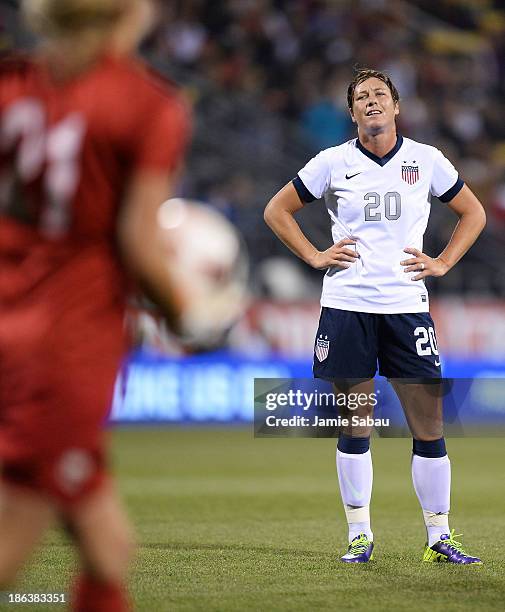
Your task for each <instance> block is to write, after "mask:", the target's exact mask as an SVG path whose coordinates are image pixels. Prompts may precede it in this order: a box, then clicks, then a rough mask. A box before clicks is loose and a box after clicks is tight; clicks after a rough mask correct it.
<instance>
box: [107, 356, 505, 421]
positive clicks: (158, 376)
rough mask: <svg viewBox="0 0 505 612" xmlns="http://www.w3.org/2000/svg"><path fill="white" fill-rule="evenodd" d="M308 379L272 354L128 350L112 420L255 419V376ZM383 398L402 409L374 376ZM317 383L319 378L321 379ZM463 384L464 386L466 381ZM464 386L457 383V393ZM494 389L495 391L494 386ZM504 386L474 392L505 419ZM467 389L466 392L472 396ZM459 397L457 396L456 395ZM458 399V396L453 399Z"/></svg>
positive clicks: (481, 365) (456, 373)
mask: <svg viewBox="0 0 505 612" xmlns="http://www.w3.org/2000/svg"><path fill="white" fill-rule="evenodd" d="M443 368H444V375H445V376H446V377H451V378H467V379H470V378H473V379H474V381H473V383H472V385H471V389H473V391H472V393H473V396H475V395H476V391H475V390H476V389H477V386H476V385H477V384H478V379H480V378H483V379H484V378H494V379H497V378H500V377H505V364H501V363H497V362H489V363H485V362H458V361H456V360H447V361H446V362H444V363H443ZM311 378H312V371H311V364H310V363H309V362H307V360H290V359H286V358H281V357H279V356H276V355H274V354H272V355H269V356H268V357H267V358H265V357H262V358H257V359H253V358H251V357H246V356H244V355H241V354H237V353H232V352H227V351H226V352H216V353H209V354H205V355H198V356H191V357H184V358H169V357H167V356H165V355H160V354H158V353H153V352H148V351H138V352H136V353H134V354H132V355H131V357H130V358H129V360H128V361H127V362H126V364H125V366H124V368H123V370H122V372H121V374H120V376H119V377H118V380H117V383H116V389H115V395H114V402H113V407H112V414H111V420H112V421H113V422H120V423H152V422H158V423H159V422H165V423H195V424H204V423H216V424H217V423H248V422H252V421H253V419H254V379H284V380H286V379H306V381H307V384H309V383H310V380H308V379H311ZM377 380H378V381H381V380H382V381H383V382H382V383H378V384H380V385H381V388H382V387H384V389H383V397H384V398H388V403H387V406H386V403H384V402H385V400H384V402H383V408H382V410H392V411H395V410H396V411H398V410H400V411H401V408H400V407H399V404H398V401H397V399H396V395H395V394H394V392H393V390H392V389H391V388H390V386H389V385H387V384H386V383H385V381H384V379H381V378H380V377H378V378H377ZM320 384H321V382H320ZM467 386H468V385H467ZM464 389H465V386H464V385H463V383H462V382H461V383H460V384H459V385H458V393H459V394H460V395H461V394H463V393H464ZM493 389H494V391H493ZM503 392H504V385H501V386H500V385H499V384H498V385H494V387H493V385H491V384H490V383H488V384H487V385H485V386H482V385H481V389H480V391H479V395H480V396H482V398H484V399H485V401H486V402H487V405H489V406H490V407H493V408H492V409H493V410H494V412H495V413H498V414H499V415H500V417H501V418H503V420H505V408H504V404H505V397H504V395H503ZM469 393H470V391H468V390H467V393H466V396H468V397H472V394H471V393H470V395H469ZM458 397H459V396H458ZM457 401H458V402H459V403H460V404H461V398H460V399H458V400H457Z"/></svg>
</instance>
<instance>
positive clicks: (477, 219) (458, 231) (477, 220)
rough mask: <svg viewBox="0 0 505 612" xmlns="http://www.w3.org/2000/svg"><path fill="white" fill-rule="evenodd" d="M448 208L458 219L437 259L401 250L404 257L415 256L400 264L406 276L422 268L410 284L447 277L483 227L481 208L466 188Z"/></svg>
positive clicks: (408, 250) (410, 250)
mask: <svg viewBox="0 0 505 612" xmlns="http://www.w3.org/2000/svg"><path fill="white" fill-rule="evenodd" d="M447 205H448V206H449V208H451V209H452V210H453V211H454V212H455V213H456V214H457V215H458V217H459V220H458V223H457V224H456V227H455V229H454V232H453V234H452V236H451V238H450V240H449V242H448V243H447V246H446V247H445V249H444V250H443V251H442V252H441V253H440V255H439V256H438V257H435V258H431V257H429V256H428V255H425V254H424V253H421V251H419V250H417V249H411V248H407V249H404V250H405V252H406V253H410V254H412V255H415V257H414V258H412V259H407V260H405V261H402V262H401V264H402V265H403V266H406V267H405V271H406V272H414V271H417V270H419V269H420V268H419V265H420V264H424V268H423V270H422V272H420V273H419V274H417V275H416V276H414V277H413V278H412V280H420V279H422V278H425V277H426V276H443V275H444V274H446V273H447V272H448V271H449V270H450V269H451V268H452V267H453V266H455V265H456V264H457V263H458V261H459V260H460V259H461V258H462V257H463V255H464V254H465V253H466V252H467V251H468V249H469V248H470V247H471V246H472V244H473V243H474V242H475V241H476V240H477V238H478V237H479V234H480V233H481V232H482V230H483V229H484V227H485V225H486V213H485V211H484V207H483V206H482V204H481V203H480V201H479V200H478V198H477V197H476V196H475V195H474V194H473V193H472V191H471V190H470V188H469V187H468V186H467V185H463V187H462V188H461V190H460V191H459V192H458V194H457V195H456V196H454V198H453V199H452V200H450V201H449V202H448V204H447Z"/></svg>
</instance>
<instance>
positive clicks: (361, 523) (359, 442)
mask: <svg viewBox="0 0 505 612" xmlns="http://www.w3.org/2000/svg"><path fill="white" fill-rule="evenodd" d="M376 364H377V352H376V317H375V315H370V314H367V313H359V312H351V311H343V310H338V309H332V308H323V309H322V311H321V318H320V321H319V329H318V332H317V336H316V346H315V351H314V375H315V376H316V377H318V378H324V379H326V380H331V381H333V383H334V387H335V393H344V394H345V395H347V396H349V395H350V394H351V393H367V394H370V393H372V392H373V380H372V379H373V376H374V374H375V371H376ZM369 397H370V396H369ZM349 405H350V403H349V402H346V406H341V407H340V415H341V416H342V417H343V418H347V419H349V425H348V426H344V427H343V428H342V430H341V432H340V436H339V440H338V445H337V451H336V463H337V473H338V480H339V486H340V493H341V496H342V502H343V505H344V510H345V513H346V518H347V523H348V528H349V531H348V533H349V549H348V552H347V553H346V554H345V555H344V557H342V560H343V561H345V562H354V563H359V562H365V561H368V560H369V559H370V558H371V555H372V550H373V533H372V530H371V526H370V498H371V492H372V481H373V470H372V458H371V453H370V429H371V428H370V427H366V426H365V427H360V426H359V425H353V424H352V417H353V416H359V417H366V416H372V410H373V408H372V406H371V404H370V403H364V404H363V405H359V406H358V407H357V408H356V409H355V410H350V409H349V408H348V406H349Z"/></svg>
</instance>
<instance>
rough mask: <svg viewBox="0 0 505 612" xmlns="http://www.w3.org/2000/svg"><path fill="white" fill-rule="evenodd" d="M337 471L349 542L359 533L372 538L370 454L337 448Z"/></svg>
mask: <svg viewBox="0 0 505 612" xmlns="http://www.w3.org/2000/svg"><path fill="white" fill-rule="evenodd" d="M337 472H338V482H339V485H340V494H341V495H342V502H343V503H344V509H345V514H346V517H347V523H348V525H349V542H351V540H352V539H353V538H355V537H356V536H357V535H359V534H360V533H365V534H366V535H367V536H368V538H369V539H370V540H373V533H372V529H371V527H370V498H371V496H372V481H373V469H372V455H371V453H370V450H367V452H366V453H356V454H350V453H342V452H341V451H339V450H338V449H337Z"/></svg>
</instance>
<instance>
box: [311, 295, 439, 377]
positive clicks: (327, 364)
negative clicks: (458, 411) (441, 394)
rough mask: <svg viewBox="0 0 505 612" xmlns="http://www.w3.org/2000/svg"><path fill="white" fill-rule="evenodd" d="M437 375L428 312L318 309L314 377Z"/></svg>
mask: <svg viewBox="0 0 505 612" xmlns="http://www.w3.org/2000/svg"><path fill="white" fill-rule="evenodd" d="M377 362H378V364H379V374H380V375H381V376H386V377H387V378H440V377H441V375H442V373H441V369H440V357H439V354H438V348H437V340H436V336H435V326H434V324H433V319H432V318H431V316H430V314H429V313H428V312H419V313H409V314H373V313H367V312H353V311H350V310H339V309H337V308H326V307H323V308H322V309H321V316H320V318H319V328H318V330H317V336H316V342H315V347H314V367H313V371H314V376H315V377H316V378H323V379H326V380H336V379H337V380H338V379H343V378H373V376H375V373H376V372H377Z"/></svg>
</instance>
